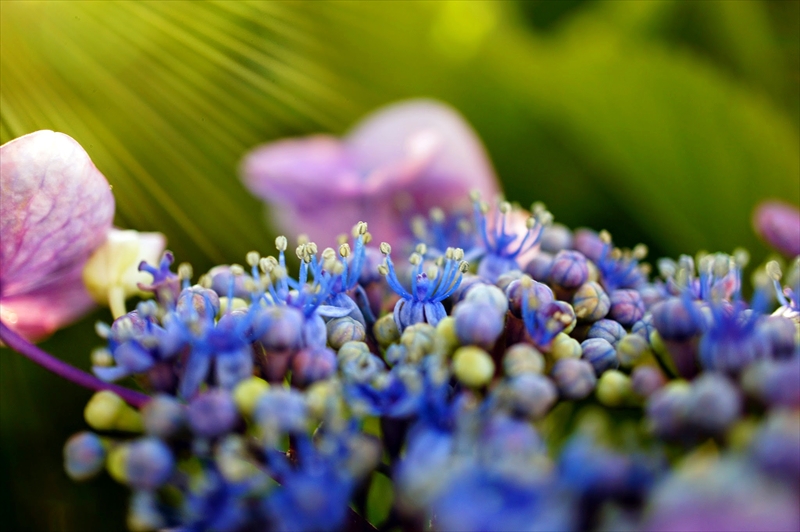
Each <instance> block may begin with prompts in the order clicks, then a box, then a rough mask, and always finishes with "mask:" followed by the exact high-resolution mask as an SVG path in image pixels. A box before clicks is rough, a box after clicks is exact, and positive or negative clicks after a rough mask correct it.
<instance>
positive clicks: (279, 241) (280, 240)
mask: <svg viewBox="0 0 800 532" xmlns="http://www.w3.org/2000/svg"><path fill="white" fill-rule="evenodd" d="M288 245H289V241H288V240H287V239H286V237H285V236H283V235H281V236H279V237H277V238H276V239H275V247H276V248H277V249H278V251H286V247H287V246H288Z"/></svg>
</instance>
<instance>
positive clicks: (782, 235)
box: [753, 201, 800, 257]
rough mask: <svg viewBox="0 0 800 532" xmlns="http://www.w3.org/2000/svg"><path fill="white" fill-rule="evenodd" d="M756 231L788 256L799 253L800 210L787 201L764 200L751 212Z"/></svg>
mask: <svg viewBox="0 0 800 532" xmlns="http://www.w3.org/2000/svg"><path fill="white" fill-rule="evenodd" d="M753 226H754V227H755V230H756V233H758V235H759V236H760V237H761V238H763V239H764V240H766V242H767V243H768V244H769V245H770V246H772V247H774V248H775V249H777V250H778V251H780V252H781V253H783V254H784V255H787V256H789V257H794V256H797V255H800V211H799V210H797V207H793V206H791V205H789V204H787V203H782V202H779V201H766V202H764V203H762V204H761V205H759V206H758V208H757V209H756V211H755V213H754V214H753Z"/></svg>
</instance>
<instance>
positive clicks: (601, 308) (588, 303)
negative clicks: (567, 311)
mask: <svg viewBox="0 0 800 532" xmlns="http://www.w3.org/2000/svg"><path fill="white" fill-rule="evenodd" d="M572 307H573V308H574V309H575V316H576V317H577V318H578V319H579V320H584V321H590V322H591V321H597V320H600V319H603V318H605V317H606V314H608V311H609V310H610V309H611V300H610V299H609V297H608V295H607V294H606V292H605V290H603V287H602V286H600V284H598V283H595V282H593V281H589V282H587V283H584V284H582V285H581V286H580V288H578V290H577V291H576V292H575V295H574V296H573V298H572Z"/></svg>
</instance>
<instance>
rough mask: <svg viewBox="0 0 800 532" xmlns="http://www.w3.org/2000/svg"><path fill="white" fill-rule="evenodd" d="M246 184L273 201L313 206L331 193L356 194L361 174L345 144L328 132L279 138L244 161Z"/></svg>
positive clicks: (327, 197) (256, 192) (263, 146)
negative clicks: (356, 169)
mask: <svg viewBox="0 0 800 532" xmlns="http://www.w3.org/2000/svg"><path fill="white" fill-rule="evenodd" d="M241 170H242V174H243V176H244V182H245V185H247V187H248V188H249V189H250V190H251V191H252V192H253V193H254V194H256V195H257V196H259V197H261V198H264V199H266V200H268V201H270V202H272V203H284V202H286V203H290V204H292V205H297V206H304V207H311V206H315V205H316V204H318V203H321V202H324V201H326V200H327V199H329V198H330V195H331V194H335V195H336V196H337V197H338V196H342V195H343V196H347V195H357V194H358V190H359V184H360V183H359V181H360V178H359V177H358V175H357V174H356V172H355V166H354V164H353V161H352V158H351V157H350V156H349V155H348V153H347V150H346V148H345V147H344V145H343V144H342V143H341V142H340V141H339V140H338V139H336V138H335V137H331V136H329V135H314V136H311V137H306V138H301V139H287V140H279V141H277V142H272V143H269V144H264V145H262V146H259V147H257V148H255V149H254V150H253V151H251V152H250V153H249V154H247V156H246V157H245V159H244V160H243V161H242V167H241Z"/></svg>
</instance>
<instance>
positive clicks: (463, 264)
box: [458, 260, 469, 273]
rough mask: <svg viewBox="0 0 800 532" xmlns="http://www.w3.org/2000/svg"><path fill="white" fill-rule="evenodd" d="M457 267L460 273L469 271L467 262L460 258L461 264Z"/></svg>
mask: <svg viewBox="0 0 800 532" xmlns="http://www.w3.org/2000/svg"><path fill="white" fill-rule="evenodd" d="M458 269H459V270H461V273H467V272H468V271H469V262H467V261H465V260H462V261H461V264H459V265H458Z"/></svg>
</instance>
